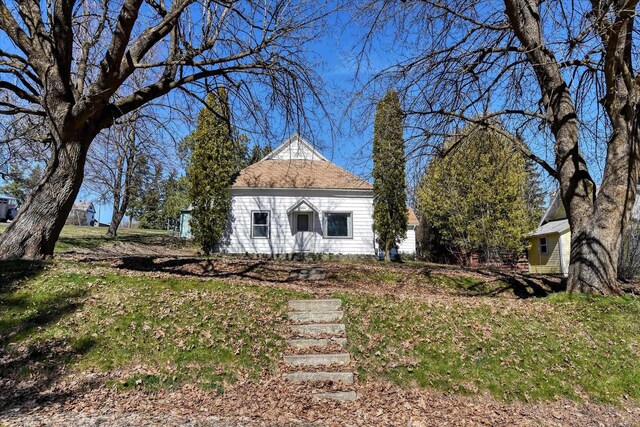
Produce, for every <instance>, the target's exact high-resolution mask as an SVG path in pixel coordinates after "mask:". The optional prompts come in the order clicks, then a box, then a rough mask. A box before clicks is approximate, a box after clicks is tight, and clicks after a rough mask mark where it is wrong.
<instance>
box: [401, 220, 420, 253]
mask: <svg viewBox="0 0 640 427" xmlns="http://www.w3.org/2000/svg"><path fill="white" fill-rule="evenodd" d="M398 252H400V253H401V254H415V253H416V227H415V226H414V225H410V226H409V228H408V229H407V238H406V239H404V240H403V241H402V242H400V245H398Z"/></svg>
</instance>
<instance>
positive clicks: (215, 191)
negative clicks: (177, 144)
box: [186, 87, 247, 255]
mask: <svg viewBox="0 0 640 427" xmlns="http://www.w3.org/2000/svg"><path fill="white" fill-rule="evenodd" d="M186 145H187V146H189V147H191V149H190V151H191V159H190V161H189V165H188V166H187V178H188V180H189V197H190V199H191V201H192V206H193V209H192V211H191V231H192V233H193V236H194V238H195V240H196V241H197V242H198V243H199V244H200V247H201V248H202V251H203V252H204V253H205V254H207V255H208V254H210V253H211V252H213V251H214V250H215V248H216V246H217V245H218V243H219V242H220V240H221V239H222V238H223V236H224V233H225V231H226V229H227V221H228V219H229V213H230V211H231V194H230V191H229V188H230V186H231V182H232V180H233V178H234V176H235V175H236V174H237V173H238V172H239V171H240V169H242V167H243V166H244V163H245V160H246V152H247V149H246V138H239V137H238V135H237V132H236V131H235V130H234V127H233V125H232V123H231V111H230V108H229V98H228V94H227V91H226V89H224V88H222V87H220V88H218V89H217V90H216V91H215V92H212V93H210V94H209V95H208V96H207V106H206V107H205V108H203V109H202V111H201V112H200V115H199V116H198V125H197V127H196V129H195V130H194V131H193V132H192V133H191V134H190V135H189V136H188V137H187V142H186Z"/></svg>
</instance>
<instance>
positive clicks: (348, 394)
mask: <svg viewBox="0 0 640 427" xmlns="http://www.w3.org/2000/svg"><path fill="white" fill-rule="evenodd" d="M313 397H315V398H316V399H331V400H342V401H349V400H356V399H357V398H358V395H357V394H356V392H355V391H333V392H328V393H314V395H313Z"/></svg>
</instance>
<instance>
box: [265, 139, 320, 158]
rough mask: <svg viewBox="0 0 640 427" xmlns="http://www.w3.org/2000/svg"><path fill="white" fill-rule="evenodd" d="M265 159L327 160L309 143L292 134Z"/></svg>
mask: <svg viewBox="0 0 640 427" xmlns="http://www.w3.org/2000/svg"><path fill="white" fill-rule="evenodd" d="M265 159H271V160H327V159H326V158H325V157H323V156H322V155H321V154H320V153H319V152H318V151H317V150H315V149H314V148H313V147H312V146H311V144H310V143H308V142H307V141H305V140H304V139H302V138H301V137H299V136H298V135H294V136H292V137H291V138H289V139H288V140H287V141H285V142H284V143H282V144H281V145H280V146H279V147H277V148H276V149H275V150H274V151H273V153H271V154H270V155H268V156H267V157H266V158H265Z"/></svg>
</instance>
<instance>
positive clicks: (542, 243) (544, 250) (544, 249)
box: [540, 237, 548, 254]
mask: <svg viewBox="0 0 640 427" xmlns="http://www.w3.org/2000/svg"><path fill="white" fill-rule="evenodd" d="M547 251H548V247H547V238H546V237H541V238H540V253H541V254H546V253H547Z"/></svg>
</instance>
